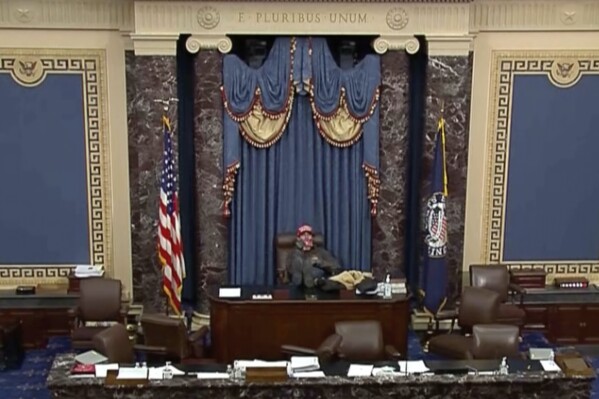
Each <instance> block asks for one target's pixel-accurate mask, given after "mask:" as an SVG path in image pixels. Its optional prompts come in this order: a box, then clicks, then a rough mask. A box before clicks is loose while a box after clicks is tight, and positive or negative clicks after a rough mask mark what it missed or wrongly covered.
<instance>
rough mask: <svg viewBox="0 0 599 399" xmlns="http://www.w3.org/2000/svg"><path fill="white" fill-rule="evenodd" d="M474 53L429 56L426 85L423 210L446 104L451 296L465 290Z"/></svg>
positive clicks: (448, 251)
mask: <svg viewBox="0 0 599 399" xmlns="http://www.w3.org/2000/svg"><path fill="white" fill-rule="evenodd" d="M471 85H472V54H471V55H470V56H431V57H429V62H428V69H427V85H426V125H425V138H424V149H423V151H424V152H423V174H422V176H423V186H422V191H421V192H422V201H423V202H422V204H423V208H422V209H423V211H424V209H425V207H426V200H427V199H428V195H429V185H430V181H429V176H430V171H431V167H432V163H433V155H434V139H435V133H436V131H437V122H438V118H439V116H440V115H441V107H442V105H443V102H444V104H445V114H444V115H445V120H446V127H445V135H446V165H447V178H448V194H449V195H448V198H447V226H448V248H447V253H448V268H449V298H450V299H455V298H456V297H457V296H459V293H460V290H461V280H462V278H461V274H462V255H463V248H464V218H465V211H466V176H467V172H468V136H469V124H470V89H471Z"/></svg>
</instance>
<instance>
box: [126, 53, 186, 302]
mask: <svg viewBox="0 0 599 399" xmlns="http://www.w3.org/2000/svg"><path fill="white" fill-rule="evenodd" d="M126 79H127V125H128V142H129V180H130V201H131V246H132V248H131V250H132V258H133V301H134V302H135V303H141V304H143V306H144V310H145V311H164V309H165V299H164V297H163V296H162V294H161V292H162V288H161V287H162V285H161V284H162V283H161V269H160V265H159V263H158V259H157V250H156V244H157V241H156V236H157V226H158V224H157V217H158V195H159V190H160V188H159V181H160V172H161V160H162V147H163V132H162V125H161V116H162V112H163V111H162V107H161V106H160V105H157V104H156V103H154V99H158V98H171V97H177V69H176V59H175V57H173V56H136V55H135V54H134V53H133V52H132V51H128V52H127V54H126ZM170 115H171V121H172V122H173V123H174V124H175V125H176V121H177V117H176V115H177V109H176V105H173V106H172V107H171V109H170ZM174 127H175V129H176V126H174Z"/></svg>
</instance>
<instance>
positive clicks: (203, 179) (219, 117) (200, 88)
mask: <svg viewBox="0 0 599 399" xmlns="http://www.w3.org/2000/svg"><path fill="white" fill-rule="evenodd" d="M222 57H223V55H222V54H221V53H219V52H218V51H216V50H210V51H205V50H201V51H199V52H198V54H197V55H196V57H195V60H194V76H195V88H194V132H195V133H194V147H195V160H196V203H197V212H196V214H197V219H196V232H197V234H196V237H197V238H196V240H197V242H196V245H195V248H196V259H197V262H198V263H197V265H196V267H197V276H198V285H197V290H198V291H197V298H198V299H199V303H198V307H199V308H200V310H201V311H206V310H207V309H208V298H207V296H206V287H207V286H209V285H219V284H225V283H226V282H227V219H225V217H224V216H223V191H222V184H223V104H222V99H221V95H220V90H219V87H220V85H221V84H222Z"/></svg>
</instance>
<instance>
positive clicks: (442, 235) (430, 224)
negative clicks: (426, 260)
mask: <svg viewBox="0 0 599 399" xmlns="http://www.w3.org/2000/svg"><path fill="white" fill-rule="evenodd" d="M425 223H426V225H425V226H426V238H425V239H424V241H425V243H426V246H427V252H428V256H429V257H431V258H442V257H444V256H445V254H446V253H447V215H446V213H445V196H444V195H443V193H434V194H433V195H431V197H430V198H429V200H428V201H427V204H426V219H425Z"/></svg>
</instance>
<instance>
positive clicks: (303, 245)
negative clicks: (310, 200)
mask: <svg viewBox="0 0 599 399" xmlns="http://www.w3.org/2000/svg"><path fill="white" fill-rule="evenodd" d="M296 236H297V239H296V242H295V249H294V251H293V253H292V254H291V255H290V256H289V258H288V260H287V273H288V274H289V276H290V281H291V284H292V285H294V286H296V287H301V286H302V285H303V286H305V287H306V288H313V287H314V286H315V285H317V282H318V281H323V280H325V279H326V278H327V277H330V276H334V275H336V274H339V273H340V272H341V271H342V269H341V266H340V265H339V262H338V261H337V259H335V258H334V257H333V255H331V254H330V253H329V252H328V251H327V250H326V249H324V248H318V247H314V242H313V238H314V233H313V232H312V227H311V226H309V225H307V224H306V225H303V226H300V227H299V228H298V229H297V233H296Z"/></svg>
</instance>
